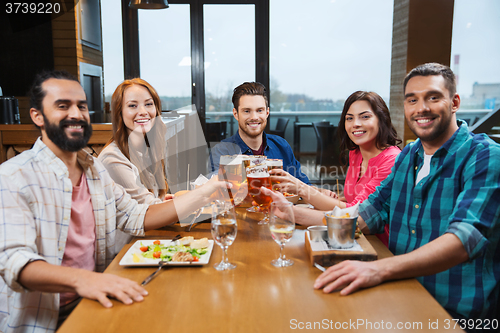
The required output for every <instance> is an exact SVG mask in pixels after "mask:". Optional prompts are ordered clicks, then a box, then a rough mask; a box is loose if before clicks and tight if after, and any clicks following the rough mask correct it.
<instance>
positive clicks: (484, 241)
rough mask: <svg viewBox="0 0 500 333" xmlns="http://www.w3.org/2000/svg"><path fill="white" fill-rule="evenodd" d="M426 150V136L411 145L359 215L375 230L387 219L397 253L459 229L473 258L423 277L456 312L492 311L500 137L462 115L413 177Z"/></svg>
mask: <svg viewBox="0 0 500 333" xmlns="http://www.w3.org/2000/svg"><path fill="white" fill-rule="evenodd" d="M423 153H424V151H423V147H422V143H421V142H420V140H417V141H416V142H415V143H413V144H410V145H408V146H406V147H405V149H404V150H403V152H402V153H401V154H400V155H399V156H398V158H397V159H396V163H395V165H394V168H393V170H392V173H391V174H390V175H389V177H388V178H387V179H386V180H384V181H383V182H382V184H381V186H380V187H378V188H377V190H376V192H375V193H374V194H372V195H371V196H370V197H368V200H366V201H364V202H363V203H362V204H361V206H360V215H361V217H362V218H363V219H364V220H365V222H366V223H367V225H368V227H369V228H370V231H371V232H372V233H373V232H375V233H377V232H381V231H383V228H384V225H385V224H386V223H389V226H390V233H389V249H390V250H391V251H392V252H393V253H394V254H396V255H399V254H404V253H408V252H411V251H413V250H415V249H417V248H419V247H420V246H422V245H425V244H427V243H429V242H431V241H432V240H434V239H436V238H438V237H439V236H442V235H443V234H445V233H452V234H454V235H456V236H457V237H458V238H459V239H460V241H461V242H462V244H463V245H464V248H465V250H466V251H467V253H468V255H469V261H467V262H465V263H462V264H459V265H457V266H455V267H452V268H450V269H449V270H446V271H443V272H440V273H438V274H434V275H430V276H421V277H418V278H417V279H418V280H419V281H420V283H422V285H423V286H424V287H425V288H426V289H427V290H428V291H429V292H430V293H431V294H432V295H433V296H434V297H435V298H436V299H437V301H438V302H439V303H440V304H441V305H442V306H443V307H444V308H445V309H446V310H448V311H449V312H450V313H451V314H452V315H457V317H460V316H463V317H465V318H493V314H494V311H495V308H496V304H497V299H498V294H499V288H500V284H499V280H500V255H499V253H500V247H499V238H500V230H499V228H500V145H498V144H496V143H494V142H493V141H492V140H490V139H489V138H487V137H486V136H485V135H483V134H480V135H474V134H473V133H470V132H469V130H468V127H467V125H466V124H465V122H462V124H461V126H460V128H459V129H458V130H457V131H456V132H455V133H454V134H453V136H452V137H451V138H450V139H449V140H448V141H447V142H446V143H445V144H444V145H443V146H442V147H441V148H439V149H438V150H437V151H436V152H435V153H434V155H433V156H432V159H431V165H430V173H429V175H428V176H427V177H425V178H424V179H422V180H421V181H420V182H419V183H418V184H416V185H415V179H416V175H417V174H418V171H419V170H420V168H421V167H422V164H423Z"/></svg>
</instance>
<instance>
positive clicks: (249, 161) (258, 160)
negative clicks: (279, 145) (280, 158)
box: [243, 155, 267, 213]
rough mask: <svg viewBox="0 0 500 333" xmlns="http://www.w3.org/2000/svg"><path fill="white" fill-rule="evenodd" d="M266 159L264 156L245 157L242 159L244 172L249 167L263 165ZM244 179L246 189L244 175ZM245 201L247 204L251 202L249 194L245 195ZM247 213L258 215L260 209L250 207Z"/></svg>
mask: <svg viewBox="0 0 500 333" xmlns="http://www.w3.org/2000/svg"><path fill="white" fill-rule="evenodd" d="M266 159H267V156H264V155H247V156H246V157H245V158H244V159H243V165H244V166H245V170H246V168H248V167H249V166H252V165H257V164H263V163H264V161H265V160H266ZM245 178H246V179H245V181H246V183H247V187H248V178H247V177H246V174H245ZM247 200H248V201H249V202H252V196H251V195H250V193H248V195H247ZM247 212H250V213H259V212H260V208H259V206H252V207H249V208H247Z"/></svg>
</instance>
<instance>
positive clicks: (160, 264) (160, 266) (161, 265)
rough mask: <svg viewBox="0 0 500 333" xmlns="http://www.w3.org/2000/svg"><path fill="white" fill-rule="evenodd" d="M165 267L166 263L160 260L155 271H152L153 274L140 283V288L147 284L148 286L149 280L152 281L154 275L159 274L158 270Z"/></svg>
mask: <svg viewBox="0 0 500 333" xmlns="http://www.w3.org/2000/svg"><path fill="white" fill-rule="evenodd" d="M166 265H168V261H163V260H162V261H160V262H159V263H158V269H157V270H156V271H154V272H153V273H152V274H151V275H150V276H148V277H147V278H146V279H144V281H142V283H141V286H143V287H144V286H145V285H147V284H148V283H149V282H150V281H151V280H153V279H154V277H155V276H156V275H158V273H159V272H160V270H161V269H162V268H163V266H166Z"/></svg>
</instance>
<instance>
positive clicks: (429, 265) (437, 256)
mask: <svg viewBox="0 0 500 333" xmlns="http://www.w3.org/2000/svg"><path fill="white" fill-rule="evenodd" d="M468 259H469V256H468V254H467V252H466V251H465V248H464V246H463V244H462V242H461V241H460V239H459V238H458V237H457V236H455V235H454V234H444V235H443V236H441V237H438V238H437V239H435V240H433V241H432V242H430V243H428V244H425V245H424V246H422V247H420V248H418V249H416V250H414V251H412V252H409V253H406V254H403V255H398V256H395V257H391V258H385V259H382V260H379V261H378V264H379V266H380V268H381V272H382V276H383V279H384V280H398V279H405V278H412V277H417V276H426V275H432V274H436V273H439V272H442V271H445V270H447V269H450V268H451V267H453V266H456V265H458V264H460V263H463V262H465V261H466V260H468Z"/></svg>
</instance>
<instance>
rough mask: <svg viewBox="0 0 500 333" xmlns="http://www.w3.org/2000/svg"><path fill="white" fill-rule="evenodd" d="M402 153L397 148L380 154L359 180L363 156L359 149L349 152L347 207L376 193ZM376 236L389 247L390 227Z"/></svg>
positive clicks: (394, 147) (345, 192) (346, 189)
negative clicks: (376, 189)
mask: <svg viewBox="0 0 500 333" xmlns="http://www.w3.org/2000/svg"><path fill="white" fill-rule="evenodd" d="M400 152H401V150H400V149H399V148H398V147H396V146H391V147H388V148H386V149H384V150H383V151H382V152H381V153H380V154H378V155H377V156H375V157H373V158H371V159H370V160H369V161H368V169H367V170H366V172H365V173H364V175H363V176H362V177H361V178H359V173H360V171H361V162H363V156H361V152H360V151H359V149H356V150H351V151H350V152H349V169H347V174H346V177H345V183H344V197H345V199H346V202H347V204H346V205H347V207H351V206H354V205H355V204H357V203H361V202H363V201H364V200H366V199H367V198H368V196H369V195H370V194H372V193H373V192H375V188H376V187H377V186H379V185H380V183H381V182H382V181H383V180H384V179H385V178H387V176H388V175H389V174H390V173H391V168H392V166H393V165H394V161H395V160H396V156H398V154H399V153H400ZM376 236H377V237H378V238H379V239H380V240H381V241H382V243H384V244H385V246H388V244H389V226H388V225H386V226H385V232H384V233H383V234H377V235H376Z"/></svg>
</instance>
